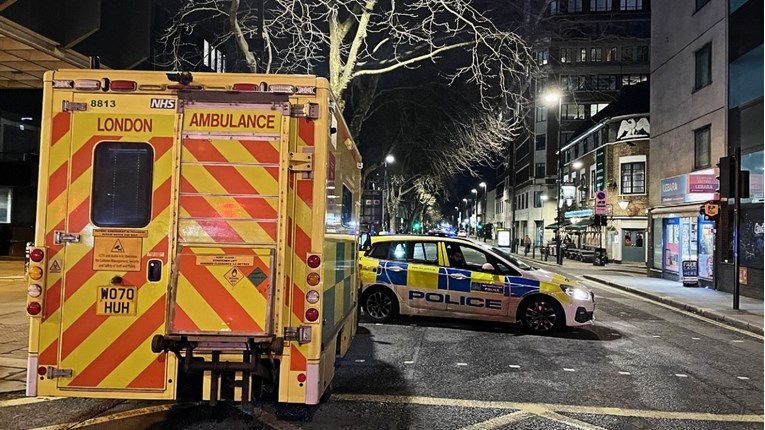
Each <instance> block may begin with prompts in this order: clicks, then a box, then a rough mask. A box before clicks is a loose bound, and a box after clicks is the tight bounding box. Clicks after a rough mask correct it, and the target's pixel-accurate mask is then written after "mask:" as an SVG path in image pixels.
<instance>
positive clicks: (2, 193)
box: [0, 187, 13, 224]
mask: <svg viewBox="0 0 765 430" xmlns="http://www.w3.org/2000/svg"><path fill="white" fill-rule="evenodd" d="M12 196H13V192H12V190H11V188H10V187H3V188H0V224H10V223H11V202H12V201H13V200H12Z"/></svg>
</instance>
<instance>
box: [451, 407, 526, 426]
mask: <svg viewBox="0 0 765 430" xmlns="http://www.w3.org/2000/svg"><path fill="white" fill-rule="evenodd" d="M532 416H533V414H531V413H529V412H526V411H518V412H513V413H511V414H507V415H502V416H500V417H496V418H492V419H490V420H488V421H483V422H480V423H476V424H473V425H472V426H467V427H462V428H461V429H459V430H488V429H493V428H497V427H500V426H505V425H507V424H512V423H514V422H518V421H521V420H525V419H526V418H530V417H532Z"/></svg>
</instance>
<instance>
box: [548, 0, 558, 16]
mask: <svg viewBox="0 0 765 430" xmlns="http://www.w3.org/2000/svg"><path fill="white" fill-rule="evenodd" d="M559 12H560V8H559V5H558V1H557V0H553V1H551V2H550V15H557V14H558V13H559Z"/></svg>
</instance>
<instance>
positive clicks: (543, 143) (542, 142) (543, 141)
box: [535, 134, 547, 151]
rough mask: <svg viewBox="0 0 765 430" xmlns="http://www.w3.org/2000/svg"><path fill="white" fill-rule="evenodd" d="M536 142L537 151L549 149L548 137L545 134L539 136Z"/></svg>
mask: <svg viewBox="0 0 765 430" xmlns="http://www.w3.org/2000/svg"><path fill="white" fill-rule="evenodd" d="M535 140H536V148H537V151H541V150H543V149H545V148H546V147H547V136H545V135H544V134H540V135H537V137H536V139H535Z"/></svg>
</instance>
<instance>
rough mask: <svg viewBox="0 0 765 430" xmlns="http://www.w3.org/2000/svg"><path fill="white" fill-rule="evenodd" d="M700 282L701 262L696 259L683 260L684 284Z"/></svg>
mask: <svg viewBox="0 0 765 430" xmlns="http://www.w3.org/2000/svg"><path fill="white" fill-rule="evenodd" d="M698 283H699V262H698V261H696V260H683V285H697V284H698Z"/></svg>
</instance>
